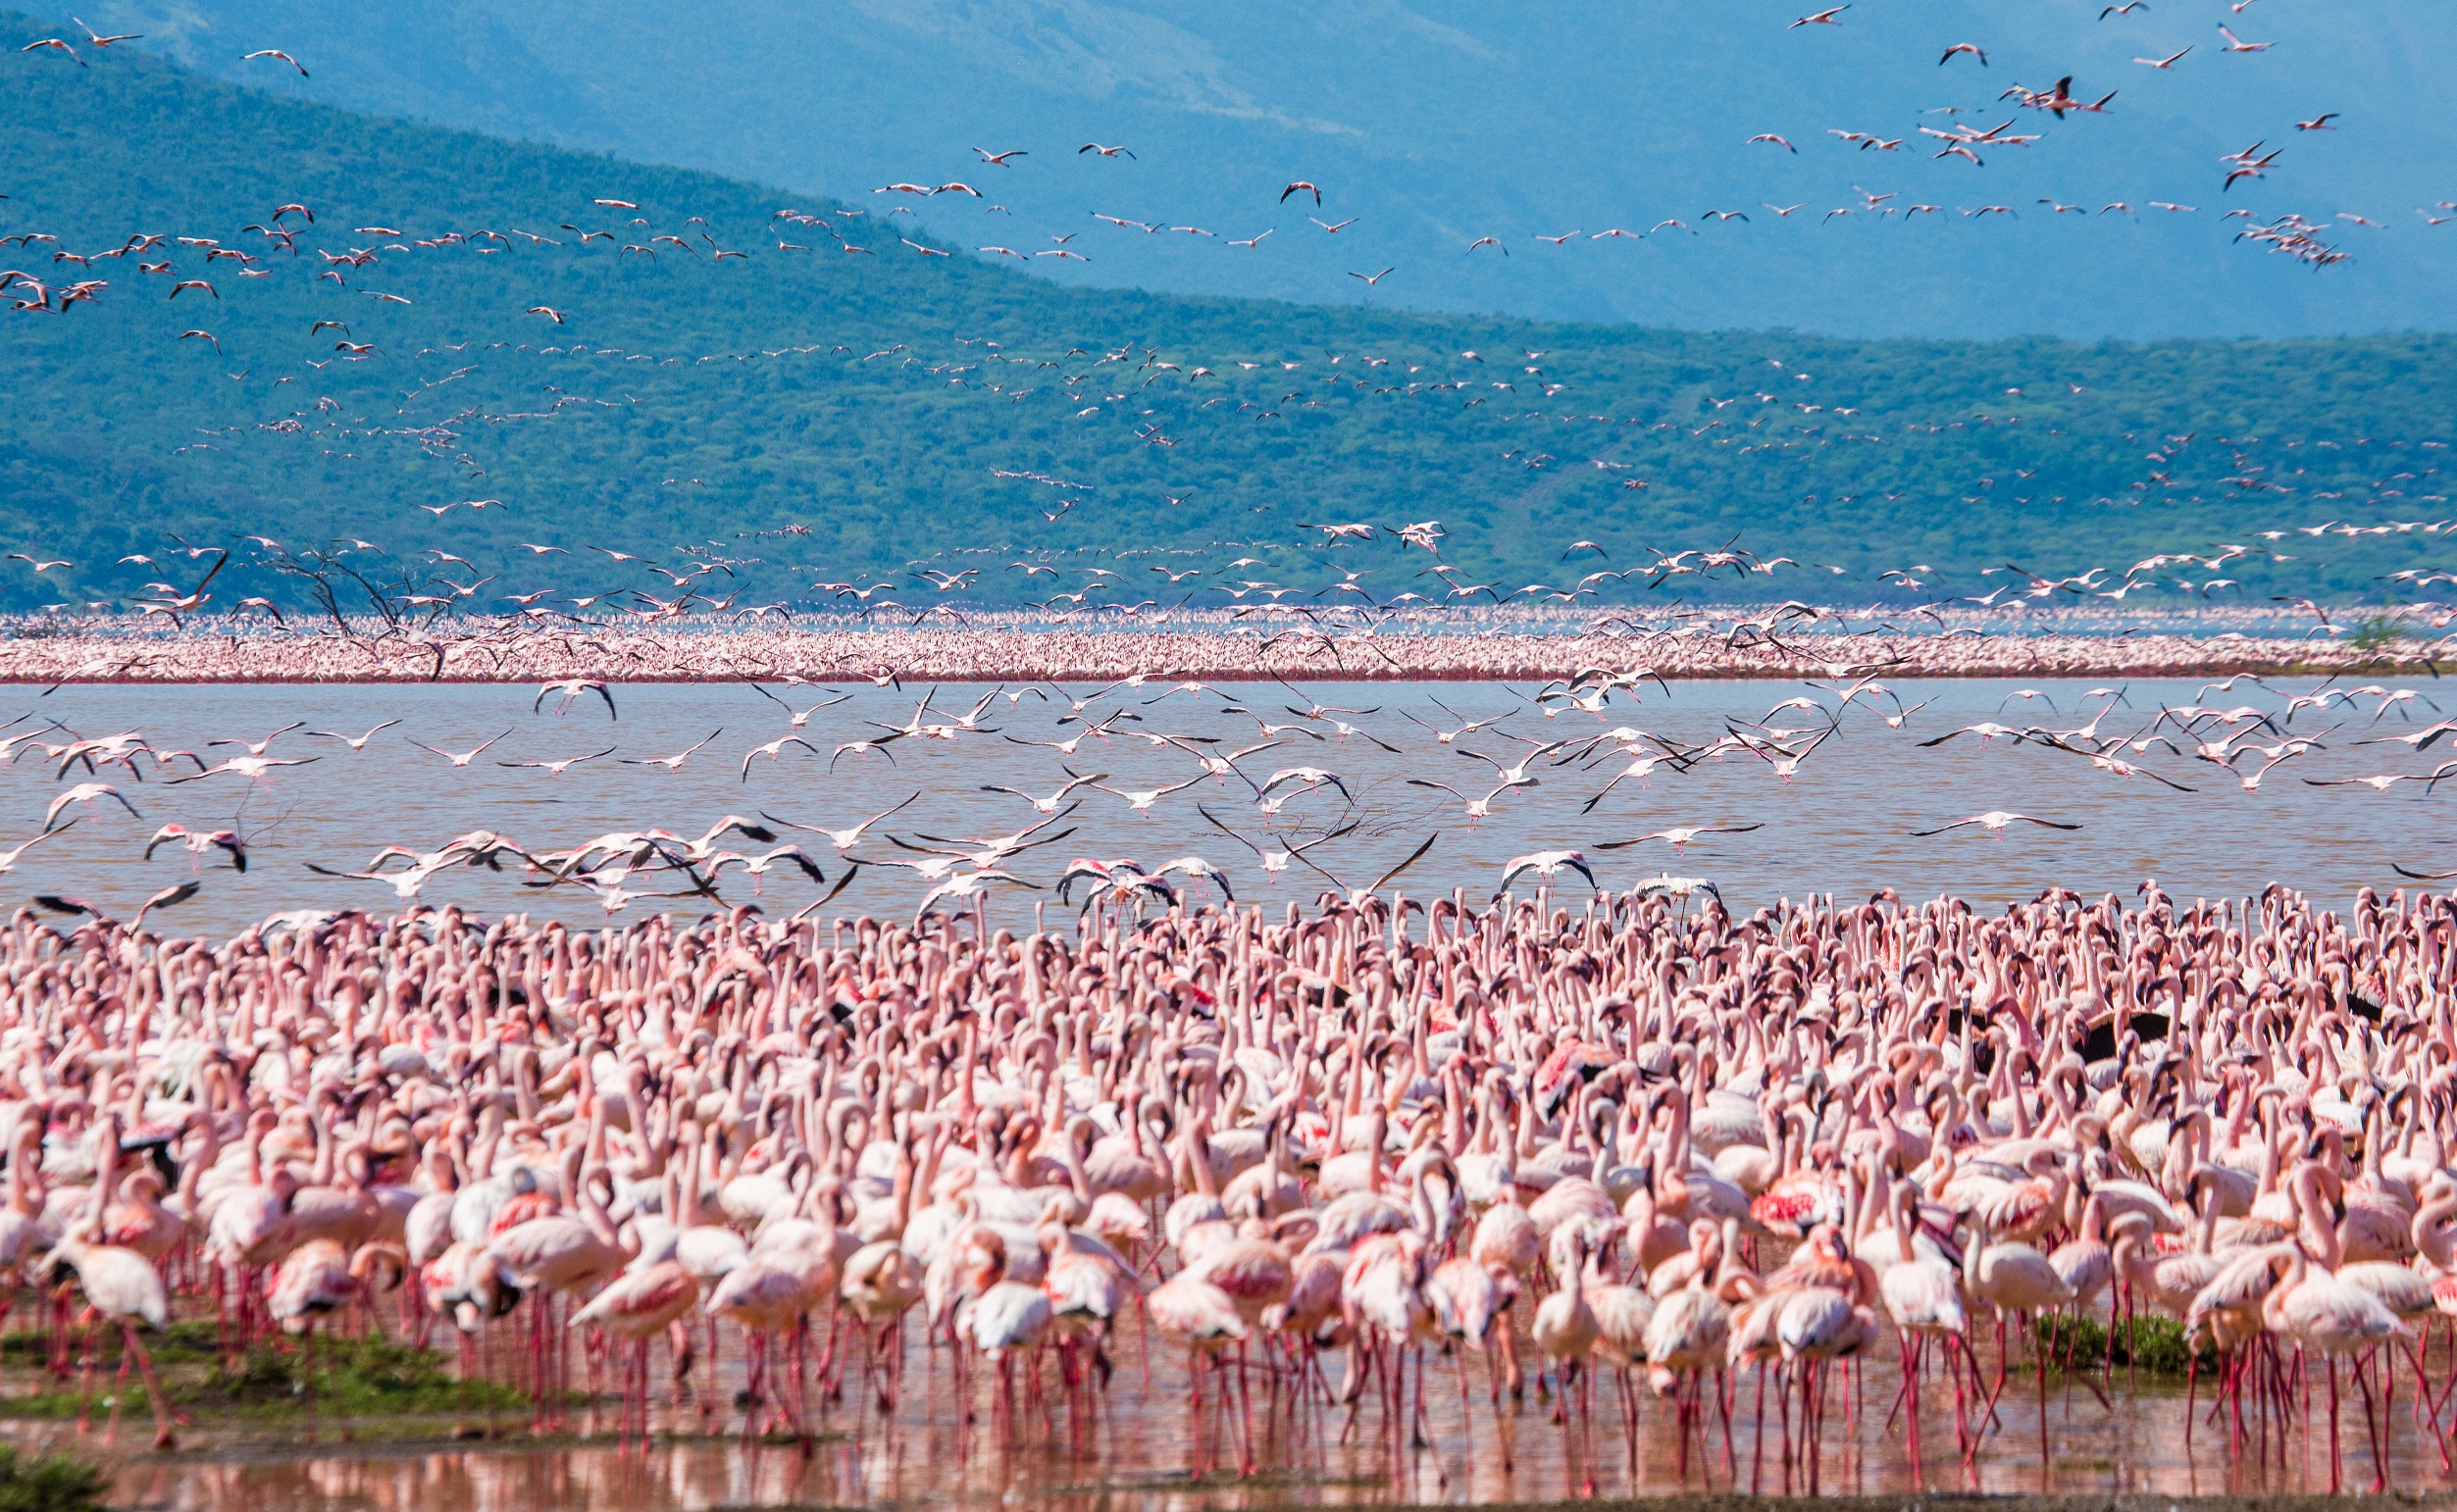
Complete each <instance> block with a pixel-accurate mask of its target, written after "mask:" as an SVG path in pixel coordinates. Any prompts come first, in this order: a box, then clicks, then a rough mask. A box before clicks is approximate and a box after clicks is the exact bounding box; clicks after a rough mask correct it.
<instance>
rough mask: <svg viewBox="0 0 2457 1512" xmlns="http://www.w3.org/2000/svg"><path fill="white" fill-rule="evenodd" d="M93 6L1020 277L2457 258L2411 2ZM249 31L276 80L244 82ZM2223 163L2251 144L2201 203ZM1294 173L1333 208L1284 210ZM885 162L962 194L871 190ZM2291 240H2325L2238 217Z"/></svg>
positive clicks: (2204, 294)
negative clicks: (2281, 223)
mask: <svg viewBox="0 0 2457 1512" xmlns="http://www.w3.org/2000/svg"><path fill="white" fill-rule="evenodd" d="M91 7H92V8H91V9H90V10H86V11H81V12H80V14H82V15H84V16H85V19H86V20H88V21H91V22H93V23H94V24H95V25H97V26H101V27H103V28H105V29H106V30H116V31H136V32H142V33H144V35H143V37H142V38H141V39H140V40H138V41H136V42H134V43H132V44H123V45H134V46H140V47H154V48H159V49H161V50H163V51H165V52H167V53H169V54H171V55H173V56H176V57H178V58H179V59H181V60H182V61H184V62H186V63H188V64H190V65H191V66H194V67H197V68H199V69H201V70H203V71H205V72H208V73H212V74H215V75H218V76H224V77H228V78H233V79H238V80H242V81H245V82H249V83H252V84H256V85H260V86H262V87H265V88H268V89H275V90H282V91H289V92H295V93H298V94H301V95H307V96H312V97H314V98H317V99H321V100H325V101H328V102H331V103H335V104H341V105H346V106H350V107H353V108H357V109H362V110H366V111H369V112H373V113H377V114H385V115H403V116H411V117H416V118H420V119H425V120H430V121H434V122H437V123H441V124H446V125H451V126H463V127H468V128H472V129H479V130H486V131H491V132H496V133H500V134H504V135H511V136H519V137H525V138H529V139H534V140H543V141H549V142H554V143H557V144H561V145H567V146H576V147H584V148H589V149H595V150H602V151H606V152H610V153H614V154H617V155H619V156H623V157H629V158H635V159H640V160H646V161H654V162H665V163H675V164H681V165H686V166H691V167H697V168H708V169H714V170H717V171H720V172H725V173H729V174H736V175H741V176H746V177H751V178H755V179H759V180H763V181H766V182H769V183H772V184H776V185H779V186H781V187H783V188H786V189H788V190H791V191H793V192H794V193H797V194H808V195H811V196H812V197H813V198H814V199H817V198H820V197H842V198H843V199H845V200H846V201H848V202H850V203H853V204H856V205H861V206H864V207H866V208H868V209H869V210H871V211H872V212H873V213H875V214H878V215H881V216H882V217H891V213H892V212H895V211H897V210H904V211H908V212H910V214H908V215H906V214H896V215H893V216H892V220H893V221H894V222H895V223H896V225H897V227H898V229H899V231H902V230H918V231H919V232H920V234H917V235H916V239H919V240H927V241H931V242H932V243H933V244H935V245H939V246H945V247H953V248H957V249H959V250H965V251H973V250H975V249H980V248H1006V249H1010V250H1013V251H1018V252H1023V253H1031V252H1035V251H1042V250H1049V249H1056V248H1063V249H1065V250H1067V251H1070V252H1074V253H1076V254H1077V255H1078V256H1079V257H1080V258H1082V259H1083V261H1076V260H1074V259H1057V258H1043V259H1035V260H1033V268H1034V272H1035V273H1036V275H1038V276H1041V277H1051V278H1054V279H1058V280H1061V281H1067V282H1075V283H1086V284H1094V285H1100V286H1110V287H1139V288H1150V289H1157V290H1167V291H1172V292H1187V293H1217V294H1236V295H1263V296H1271V297H1279V298H1287V299H1294V300H1300V301H1305V302H1313V303H1342V302H1357V303H1376V304H1383V305H1388V306H1393V307H1399V308H1413V309H1439V310H1458V311H1490V312H1496V313H1505V314H1513V315H1525V316H1533V317H1539V318H1547V319H1566V320H1590V321H1602V322H1616V323H1631V322H1634V323H1639V324H1644V325H1653V326H1668V327H1678V328H1693V329H1736V328H1749V329H1759V328H1797V329H1803V330H1812V331H1817V332H1821V333H1831V334H1837V335H1856V336H1883V335H1919V336H1961V337H1983V338H1984V337H2012V336H2020V335H2025V334H2054V335H2061V336H2068V337H2073V338H2080V339H2096V338H2102V337H2107V338H2122V339H2128V340H2150V339H2160V338H2168V337H2177V336H2267V337H2281V336H2305V335H2330V334H2341V333H2353V332H2369V331H2379V330H2398V329H2446V328H2448V326H2449V322H2450V320H2451V316H2450V313H2449V312H2450V309H2451V304H2450V301H2449V300H2448V299H2447V298H2446V297H2445V296H2446V290H2447V289H2448V287H2449V283H2450V275H2451V274H2452V272H2457V224H2450V225H2446V226H2440V227H2433V226H2431V225H2429V224H2428V221H2427V216H2428V217H2430V218H2443V217H2448V216H2451V215H2452V214H2457V212H2452V211H2450V210H2448V209H2445V208H2439V207H2440V202H2442V201H2449V202H2457V151H2452V149H2457V112H2452V110H2451V109H2450V108H2449V107H2448V106H2447V105H2446V104H2445V103H2444V101H2445V91H2444V90H2443V89H2442V88H2441V87H2440V85H2439V83H2438V80H2440V79H2442V78H2444V77H2445V76H2447V75H2448V73H2449V72H2450V65H2451V64H2452V63H2457V57H2453V56H2452V54H2457V41H2452V39H2451V33H2450V31H2449V29H2448V28H2446V27H2444V26H2442V25H2439V23H2440V22H2441V21H2442V20H2443V19H2444V17H2442V16H2441V15H2439V14H2437V13H2435V12H2433V11H2431V10H2428V9H2427V8H2426V5H2425V3H2424V0H2371V3H2368V4H2365V5H2362V6H2359V7H2354V6H2345V5H2334V6H2325V5H2323V4H2322V3H2320V0H2252V3H2248V4H2246V5H2243V6H2241V7H2240V8H2239V7H2237V6H2235V5H2234V4H2233V3H2232V0H2150V3H2149V4H2147V5H2144V6H2141V7H2138V8H2136V9H2135V10H2134V11H2132V12H2130V13H2128V14H2124V15H2120V16H2107V17H2104V18H2102V16H2101V15H2100V13H2101V11H2102V10H2103V9H2104V8H2105V7H2104V5H2103V4H2100V3H2081V0H2023V3H2020V4H2007V3H2001V0H2000V3H1993V4H1978V3H1969V0H1854V3H1853V4H1851V5H1850V6H1848V7H1846V8H1844V9H1843V10H1842V11H1840V12H1839V13H1838V14H1837V15H1836V17H1835V23H1836V24H1835V25H1791V23H1792V22H1794V21H1795V20H1797V19H1798V18H1799V17H1800V16H1801V15H1802V13H1803V10H1804V9H1805V8H1806V7H1805V6H1804V5H1803V3H1802V0H1716V3H1715V4H1712V5H1697V4H1692V3H1680V0H1609V3H1587V0H1558V3H1546V4H1540V5H1527V6H1512V7H1493V6H1482V5H1469V4H1465V3H1448V0H1309V3H1305V4H1299V3H1295V0H1241V3H1239V4H1237V5H1233V6H1224V5H1218V4H1214V3H1197V0H996V3H992V0H832V3H829V4H826V5H819V6H812V5H809V4H806V3H802V0H736V3H731V4H710V5H704V6H698V7H694V8H693V9H692V13H691V15H692V18H693V19H692V21H691V24H690V25H678V24H677V21H676V12H675V11H674V9H673V8H672V7H670V6H651V5H647V4H641V3H633V0H418V3H416V4H411V3H407V0H370V3H367V4H361V5H352V6H346V7H342V6H331V5H326V4H317V3H310V0H244V3H238V0H91ZM63 25H64V27H65V25H66V23H63ZM2222 26H2225V27H2227V28H2228V29H2230V30H2231V31H2232V32H2233V34H2234V36H2235V37H2236V38H2237V39H2239V40H2240V41H2241V42H2242V43H2243V44H2246V45H2247V46H2254V47H2257V48H2258V50H2257V51H2233V50H2230V45H2229V43H2228V40H2227V35H2226V34H2225V33H2223V32H2222V30H2221V29H2220V28H2221V27H2222ZM1957 43H1971V44H1972V45H1974V46H1976V47H1978V48H1980V49H1983V50H1984V51H1985V53H1986V59H1985V62H1984V63H1983V62H1981V61H1980V59H1978V58H1977V57H1975V56H1972V55H1970V54H1955V55H1952V56H1950V57H1946V56H1945V50H1946V49H1947V48H1948V47H1950V46H1953V45H1954V44H1957ZM264 47H281V48H283V49H285V50H287V51H289V52H290V53H292V54H294V55H295V56H296V57H298V58H299V59H300V60H301V63H302V65H303V66H304V67H305V69H306V71H307V73H306V76H299V75H298V74H297V73H295V72H294V71H292V70H291V69H290V68H289V67H288V66H286V65H283V64H282V63H280V62H279V61H277V60H271V59H258V60H255V61H252V62H247V61H242V55H243V54H244V53H246V52H249V51H253V50H255V49H258V48H264ZM2186 47H2189V48H2190V49H2191V50H2190V51H2189V52H2187V53H2185V54H2184V55H2183V56H2182V57H2181V58H2178V59H2176V60H2175V63H2174V65H2173V67H2170V68H2165V69H2159V68H2152V67H2147V66H2145V65H2143V64H2141V63H2138V62H2135V61H2134V60H2135V59H2139V58H2148V59H2164V58H2167V57H2169V56H2170V55H2173V54H2175V53H2176V52H2177V51H2178V50H2179V49H2183V48H2186ZM1941 58H1943V59H1944V61H1942V62H1940V59H1941ZM2068 75H2070V76H2073V80H2074V81H2073V94H2074V95H2076V96H2079V97H2081V98H2084V99H2089V100H2096V99H2098V98H2099V97H2100V96H2102V95H2104V94H2106V93H2107V92H2108V91H2110V90H2114V91H2116V93H2115V98H2114V99H2113V100H2111V101H2109V102H2108V105H2107V108H2106V109H2105V111H2104V112H2100V113H2077V114H2073V115H2069V116H2067V117H2065V118H2064V119H2062V120H2059V119H2058V118H2057V117H2056V116H2054V115H2051V114H2049V113H2048V112H2046V111H2043V110H2036V109H2024V108H2022V105H2021V104H2020V103H2019V101H2018V99H2001V98H2000V96H2002V95H2003V94H2004V93H2005V92H2006V91H2008V90H2009V89H2013V88H2015V87H2016V86H2022V87H2026V88H2028V89H2031V90H2046V89H2048V88H2049V87H2051V86H2052V85H2053V84H2054V83H2055V81H2056V80H2057V79H2058V78H2059V77H2061V76H2068ZM2325 113H2333V114H2331V115H2330V119H2329V120H2327V121H2326V122H2322V123H2321V125H2322V126H2324V127H2325V128H2323V129H2314V130H2303V129H2299V128H2298V127H2297V126H2296V123H2298V122H2315V121H2320V118H2322V117H2323V116H2324V114H2325ZM2004 122H2011V125H2010V126H2007V127H2005V129H2004V130H2003V131H2001V132H2000V133H1999V134H2000V136H2031V137H2035V138H2036V140H2033V141H2029V142H2027V143H2025V144H2022V145H2018V146H1997V145H1993V144H1989V145H1984V146H1982V147H1980V148H1977V149H1975V150H1976V152H1977V155H1978V156H1979V158H1980V159H1981V161H1980V162H1979V163H1977V164H1973V163H1971V162H1970V161H1968V160H1966V159H1962V158H1956V157H1949V158H1944V159H1939V158H1936V157H1934V156H1933V155H1932V154H1934V153H1935V152H1937V151H1939V150H1941V149H1943V148H1945V147H1946V146H1948V145H1950V143H1948V142H1947V141H1946V140H1945V139H1943V138H1941V137H1937V136H1933V135H1927V134H1923V128H1924V129H1925V130H1929V131H1955V130H1961V129H1965V128H1969V129H1971V130H1977V131H1985V130H1987V129H1989V128H1991V127H1996V126H1998V125H1999V123H2004ZM1840 132H1858V133H1865V134H1866V135H1867V136H1868V137H1870V138H1873V139H1874V140H1875V141H1876V142H1894V143H1898V144H1899V145H1896V146H1893V147H1890V148H1884V147H1877V146H1873V145H1869V144H1867V143H1864V142H1861V141H1857V140H1853V139H1850V138H1846V137H1844V136H1841V135H1838V134H1836V133H1840ZM1761 134H1773V135H1779V136H1782V137H1784V138H1785V139H1786V140H1787V141H1788V143H1789V144H1790V146H1789V147H1786V146H1783V145H1778V144H1774V143H1769V142H1755V143H1753V142H1751V141H1750V140H1749V138H1751V137H1753V136H1757V135H1761ZM1086 142H1098V143H1101V144H1102V145H1112V146H1123V147H1125V148H1126V149H1127V151H1128V152H1131V154H1132V156H1131V157H1130V156H1126V155H1124V154H1120V155H1117V156H1107V157H1104V156H1101V155H1100V154H1097V153H1086V152H1083V151H1081V150H1080V149H1081V148H1082V146H1083V144H1084V143H1086ZM2255 142H2260V143H2262V144H2263V145H2262V146H2261V148H2260V149H2259V150H2260V152H2261V153H2263V154H2266V153H2268V152H2270V151H2271V150H2272V149H2278V157H2277V159H2276V160H2275V161H2274V162H2273V163H2271V164H2270V165H2269V166H2268V167H2267V168H2266V170H2265V171H2264V174H2263V176H2260V177H2257V178H2252V179H2247V180H2244V181H2242V182H2239V183H2237V184H2235V185H2234V186H2233V187H2231V188H2227V187H2225V180H2226V175H2227V164H2226V163H2224V162H2223V161H2222V159H2223V158H2225V157H2226V156H2227V155H2228V154H2231V153H2236V152H2239V151H2243V150H2245V149H2247V148H2248V147H2250V146H2251V144H2253V143H2255ZM975 148H983V149H987V150H988V151H991V152H1001V153H1002V152H1006V151H1008V150H1009V149H1022V151H1021V153H1020V154H1019V155H1017V156H1015V157H1012V158H1010V159H1009V160H1008V161H1007V162H1006V164H1005V165H1004V166H998V165H994V164H990V163H986V162H984V161H983V160H982V158H981V156H980V155H979V154H977V153H976V152H975V151H974V150H973V149H975ZM1793 149H1796V150H1793ZM1299 179H1303V180H1306V181H1308V182H1311V183H1313V184H1316V185H1318V186H1319V188H1320V191H1321V203H1320V204H1319V206H1317V205H1316V204H1315V203H1314V202H1313V194H1312V192H1311V191H1299V193H1297V194H1295V195H1292V196H1289V197H1288V198H1286V199H1285V200H1284V201H1283V200H1282V199H1281V197H1280V196H1281V194H1282V191H1283V190H1284V188H1285V186H1286V185H1287V184H1288V183H1290V182H1292V181H1295V180H1299ZM900 182H909V183H919V184H924V185H928V186H932V187H936V186H939V185H942V184H947V183H962V184H965V185H967V186H969V187H970V188H972V189H976V190H978V191H979V196H978V197H975V196H974V195H971V194H967V193H965V192H963V191H961V190H947V191H944V192H941V193H938V194H934V195H930V196H927V197H923V196H918V195H913V194H909V193H878V192H874V191H877V190H879V189H881V188H883V187H884V186H886V185H889V184H892V183H900ZM2153 202H2165V203H2168V204H2171V205H2176V206H2184V207H2190V208H2189V209H2178V210H2159V209H2154V208H2152V205H2153ZM1921 205H1932V206H1934V207H1936V208H1935V209H1934V210H1933V211H1927V212H1920V213H1913V212H1912V210H1911V209H1910V207H1914V206H1921ZM2110 205H2123V206H2125V207H2128V208H2126V209H2117V210H2109V209H2107V208H2106V207H2107V206H2110ZM2060 206H2063V207H2070V208H2065V209H2059V208H2058V207H2060ZM1795 207H1796V208H1795ZM1990 207H2002V208H2001V209H1991V208H1990ZM1785 211H1788V212H1789V213H1788V214H1786V213H1784V212H1785ZM1836 211H1849V212H1850V213H1849V214H1843V215H1836V214H1832V212H1836ZM2234 211H2246V212H2250V216H2249V217H2248V218H2247V217H2242V216H2237V217H2233V218H2228V213H2229V212H2234ZM1711 212H1725V213H1730V214H1732V215H1735V216H1745V217H1747V219H1746V220H1742V219H1724V218H1711V215H1710V213H1711ZM2288 215H2294V216H2300V217H2303V218H2304V219H2305V220H2306V221H2308V222H2312V223H2319V224H2323V225H2325V226H2327V227H2329V229H2328V230H2326V231H2325V232H2320V233H2316V234H2317V235H2318V236H2319V239H2320V240H2321V241H2322V243H2323V244H2325V245H2326V246H2328V247H2329V248H2331V249H2333V250H2335V251H2337V252H2341V253H2343V254H2345V256H2344V258H2343V260H2342V261H2338V262H2335V263H2333V264H2331V265H2329V266H2327V267H2321V268H2317V269H2316V268H2314V267H2312V266H2310V265H2309V264H2306V263H2303V262H2299V261H2298V260H2296V259H2295V258H2293V257H2290V256H2286V255H2281V254H2279V253H2278V252H2275V251H2272V250H2270V248H2269V247H2268V246H2267V245H2266V244H2265V243H2263V242H2261V241H2257V240H2250V239H2242V238H2241V237H2240V233H2241V232H2242V231H2243V230H2245V229H2246V228H2247V227H2253V226H2257V225H2269V224H2274V223H2276V222H2277V221H2278V219H2279V218H2280V217H2283V216H2288ZM1100 216H1109V217H1114V218H1116V220H1119V221H1128V222H1137V223H1142V224H1143V225H1147V226H1151V227H1158V228H1157V229H1153V230H1145V229H1141V228H1138V227H1121V226H1119V225H1117V224H1114V222H1110V221H1102V220H1100V219H1097V218H1098V217H1100ZM2350 216H2359V217H2361V218H2362V220H2361V221H2356V220H2351V219H2347V217H2350ZM1667 222H1676V223H1678V224H1676V225H1667V224H1664V223H1667ZM2366 222H2369V223H2374V224H2368V225H2367V224H2365V223H2366ZM1317 223H1318V224H1317ZM1325 226H1330V227H1339V229H1337V230H1336V231H1333V230H1326V229H1324V228H1323V227H1325ZM1172 227H1193V228H1194V229H1185V230H1181V229H1173V228H1172ZM1615 230H1619V231H1623V232H1627V233H1629V234H1625V235H1614V234H1612V232H1613V231H1615ZM1206 232H1207V233H1209V234H1205V233H1206ZM1557 236H1558V237H1563V238H1564V239H1563V240H1561V241H1559V242H1554V241H1548V240H1542V239H1539V238H1541V237H1557ZM1486 237H1492V238H1495V240H1494V241H1492V242H1486V243H1483V244H1481V245H1479V244H1477V243H1479V242H1480V241H1482V239H1483V238H1486ZM1060 238H1064V239H1060ZM1256 238H1259V239H1258V240H1256ZM1248 240H1254V243H1255V244H1254V245H1249V246H1237V245H1232V243H1233V242H1239V241H1248ZM979 255H984V256H990V257H1000V256H1003V255H1004V254H1002V253H1000V252H997V251H990V252H983V253H980V254H979ZM1385 270H1388V271H1387V272H1386V271H1385ZM1368 278H1371V279H1372V281H1370V282H1368V281H1367V279H1368Z"/></svg>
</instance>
